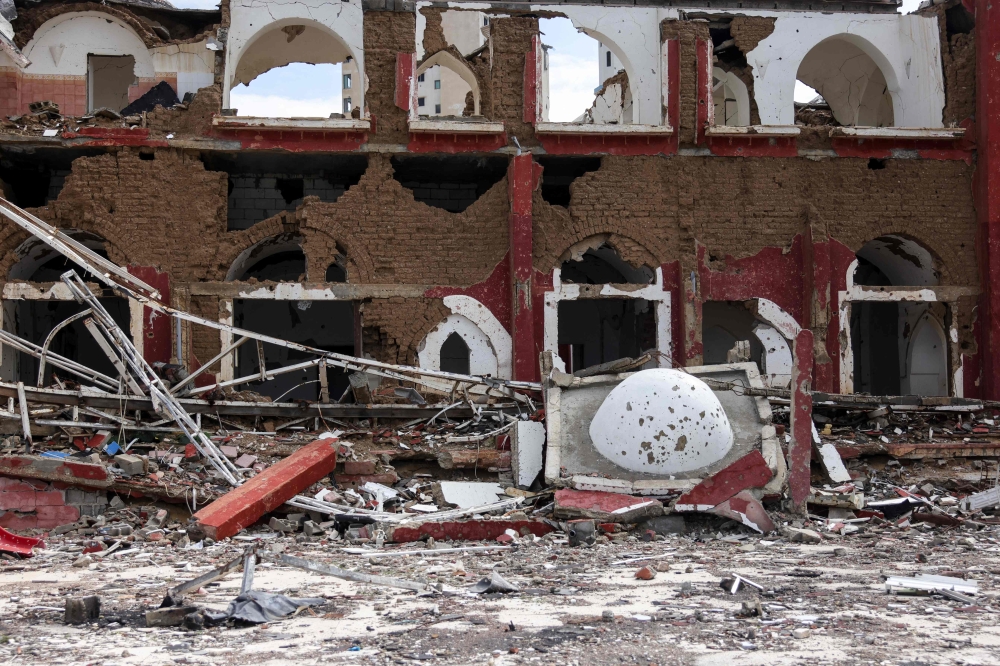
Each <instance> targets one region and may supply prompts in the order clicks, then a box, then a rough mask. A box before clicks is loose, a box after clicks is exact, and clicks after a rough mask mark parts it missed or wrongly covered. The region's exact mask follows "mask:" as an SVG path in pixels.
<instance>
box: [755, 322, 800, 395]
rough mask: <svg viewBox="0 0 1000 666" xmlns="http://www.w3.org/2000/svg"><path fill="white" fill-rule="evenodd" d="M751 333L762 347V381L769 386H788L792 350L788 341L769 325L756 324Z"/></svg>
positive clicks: (789, 382) (789, 383)
mask: <svg viewBox="0 0 1000 666" xmlns="http://www.w3.org/2000/svg"><path fill="white" fill-rule="evenodd" d="M753 333H754V335H755V336H757V339H758V340H760V343H761V345H763V347H764V359H763V360H764V367H763V369H762V370H763V372H762V373H761V375H762V378H763V380H764V383H765V384H767V385H768V386H770V387H771V388H788V387H789V385H791V383H792V350H791V348H790V347H789V345H788V341H787V340H785V338H783V337H782V336H781V334H780V333H778V331H776V330H775V329H774V328H772V327H771V326H767V325H764V324H757V326H755V327H754V329H753Z"/></svg>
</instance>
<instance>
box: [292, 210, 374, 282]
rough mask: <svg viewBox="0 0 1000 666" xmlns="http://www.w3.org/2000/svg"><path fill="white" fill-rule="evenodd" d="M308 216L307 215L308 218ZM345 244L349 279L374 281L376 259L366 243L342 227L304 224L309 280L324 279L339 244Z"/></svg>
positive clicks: (303, 244)
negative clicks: (344, 230)
mask: <svg viewBox="0 0 1000 666" xmlns="http://www.w3.org/2000/svg"><path fill="white" fill-rule="evenodd" d="M307 219H308V218H307ZM338 245H339V246H340V247H342V248H344V259H346V260H347V263H346V268H347V281H348V282H351V283H354V284H370V283H372V282H373V281H374V276H375V262H374V261H373V260H372V257H371V254H369V253H368V248H367V246H366V244H365V243H364V242H362V241H359V240H358V239H357V238H355V237H354V236H353V235H351V234H348V233H344V232H343V231H339V230H337V231H335V230H333V229H324V228H319V227H313V226H310V225H308V224H304V225H303V226H302V251H303V252H305V254H306V270H307V271H308V272H307V277H308V279H309V281H310V282H322V281H323V280H324V279H325V277H326V269H327V268H328V267H329V266H330V263H331V262H332V260H333V258H334V257H335V256H336V255H337V254H339V251H338V250H337V246H338Z"/></svg>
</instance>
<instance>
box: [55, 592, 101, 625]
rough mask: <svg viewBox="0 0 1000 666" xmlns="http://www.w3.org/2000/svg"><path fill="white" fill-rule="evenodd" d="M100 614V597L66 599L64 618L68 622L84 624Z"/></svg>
mask: <svg viewBox="0 0 1000 666" xmlns="http://www.w3.org/2000/svg"><path fill="white" fill-rule="evenodd" d="M100 615H101V598H100V597H97V596H89V597H80V598H78V599H67V600H66V613H65V615H64V616H63V620H64V621H65V622H66V624H83V623H85V622H93V621H95V620H97V618H98V617H100Z"/></svg>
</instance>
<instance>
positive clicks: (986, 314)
mask: <svg viewBox="0 0 1000 666" xmlns="http://www.w3.org/2000/svg"><path fill="white" fill-rule="evenodd" d="M998 53H1000V5H998V4H996V3H992V2H990V1H989V0H976V124H977V130H978V131H977V135H978V136H977V142H976V144H977V145H976V151H977V155H976V195H977V196H976V215H977V217H978V218H979V219H978V222H979V242H978V243H977V254H978V256H977V258H978V260H979V272H980V284H981V287H982V295H981V296H980V301H979V317H978V324H979V326H978V328H979V331H980V336H981V339H980V344H979V353H980V355H981V358H982V360H981V365H980V368H981V372H982V397H983V398H986V399H991V400H996V399H997V397H998V396H1000V350H998V345H1000V107H998V104H1000V60H998V59H997V58H998V56H997V54H998Z"/></svg>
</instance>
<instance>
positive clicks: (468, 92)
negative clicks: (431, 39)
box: [417, 51, 481, 118]
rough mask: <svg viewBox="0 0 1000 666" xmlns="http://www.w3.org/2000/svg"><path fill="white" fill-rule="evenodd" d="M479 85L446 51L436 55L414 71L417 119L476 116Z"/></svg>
mask: <svg viewBox="0 0 1000 666" xmlns="http://www.w3.org/2000/svg"><path fill="white" fill-rule="evenodd" d="M480 114H481V111H480V91H479V82H478V81H477V80H476V77H475V75H474V74H473V73H472V70H471V69H469V67H468V65H466V64H465V63H464V62H462V61H461V60H459V59H458V58H457V57H455V55H454V54H453V53H451V52H450V51H438V52H437V53H435V54H434V55H432V56H430V57H429V58H427V60H425V61H424V62H423V63H421V65H420V67H419V68H418V69H417V115H418V116H419V117H421V118H462V117H468V116H478V115H480Z"/></svg>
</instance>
